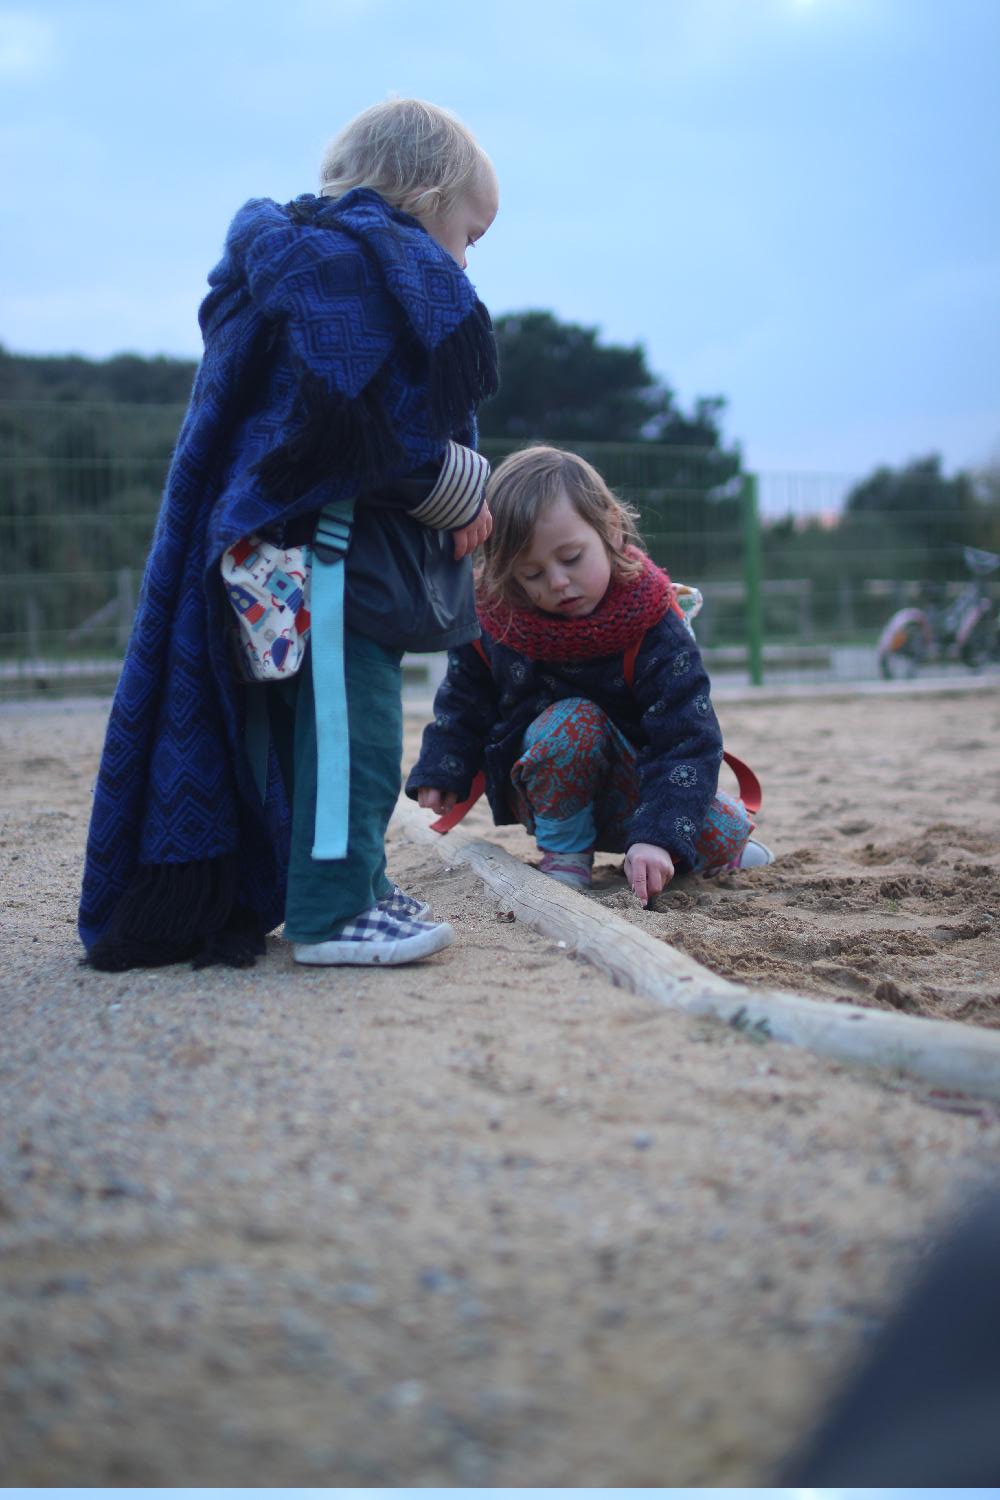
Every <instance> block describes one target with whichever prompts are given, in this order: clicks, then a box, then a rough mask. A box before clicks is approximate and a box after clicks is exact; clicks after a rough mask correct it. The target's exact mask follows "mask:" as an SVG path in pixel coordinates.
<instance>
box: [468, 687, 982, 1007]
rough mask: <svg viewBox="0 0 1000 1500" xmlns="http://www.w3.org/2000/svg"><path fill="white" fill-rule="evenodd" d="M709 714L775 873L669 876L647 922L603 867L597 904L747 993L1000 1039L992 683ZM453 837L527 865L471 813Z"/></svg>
mask: <svg viewBox="0 0 1000 1500" xmlns="http://www.w3.org/2000/svg"><path fill="white" fill-rule="evenodd" d="M717 709H718V713H719V719H720V722H721V724H722V727H723V733H724V736H725V742H726V745H727V748H729V749H731V750H732V751H733V752H734V753H735V754H736V755H738V756H739V757H740V758H741V759H743V760H746V761H748V762H749V763H750V764H751V765H752V766H753V767H754V769H755V770H756V771H757V772H758V775H759V776H760V779H761V781H762V783H763V787H764V804H763V808H762V810H761V814H760V816H759V818H758V821H757V830H756V832H757V837H758V838H760V839H761V840H762V841H763V842H764V843H765V844H767V845H768V847H769V848H770V849H771V850H772V852H773V853H774V855H775V863H774V864H773V865H772V866H770V867H768V868H765V869H757V870H753V871H742V872H735V873H733V874H730V875H727V876H725V877H724V878H722V879H718V880H708V881H706V880H702V879H700V878H698V877H688V878H686V879H679V880H677V881H676V882H675V883H674V884H673V885H671V886H670V887H668V889H667V890H666V891H665V892H663V893H662V894H661V895H660V896H658V897H657V899H656V901H655V903H654V906H653V909H652V910H650V911H645V910H643V909H642V908H641V907H640V905H639V903H638V901H637V899H636V897H635V896H634V895H633V893H632V892H631V891H630V890H629V888H628V885H627V883H626V881H625V879H624V876H623V875H622V873H621V863H622V861H621V857H620V856H618V857H617V858H615V857H614V856H610V855H608V856H600V855H599V856H598V859H597V862H596V865H595V883H594V889H593V892H592V897H591V899H593V900H594V901H596V902H598V903H600V905H602V906H605V907H608V908H610V909H612V910H614V911H616V912H617V913H618V914H619V915H620V916H624V917H627V918H628V919H629V921H631V922H634V923H635V925H636V926H637V927H641V928H642V929H643V930H644V931H645V932H648V933H650V934H651V935H653V936H655V937H657V938H661V939H662V940H663V941H664V942H666V943H670V944H671V945H672V946H673V947H675V948H679V949H681V950H682V951H683V952H685V953H687V954H689V955H690V957H692V958H694V959H696V960H697V961H698V962H699V963H702V964H704V965H705V966H706V967H707V968H709V969H712V970H713V971H714V972H715V973H716V974H720V975H722V976H723V977H725V978H727V979H732V980H736V981H738V982H739V983H741V984H748V985H751V986H755V987H758V988H771V989H780V990H790V991H794V992H797V993H799V994H803V995H813V996H816V997H818V998H820V999H826V1000H833V1001H839V1002H842V1003H849V1004H851V1005H867V1006H875V1007H878V1008H880V1009H884V1010H895V1011H897V1012H899V1013H903V1014H907V1015H916V1016H931V1017H934V1018H935V1019H938V1020H953V1021H968V1022H971V1023H973V1024H975V1025H977V1026H992V1027H1000V777H998V773H997V766H998V746H1000V681H998V682H997V685H996V687H995V688H994V689H993V690H992V691H989V690H987V691H978V692H970V693H964V694H963V693H960V694H957V695H954V696H952V695H941V696H937V695H921V696H914V695H910V694H898V693H896V692H890V693H883V694H879V695H872V696H865V697H853V698H851V697H847V696H845V697H843V698H839V699H838V698H824V699H816V698H812V699H807V700H803V699H799V700H795V701H788V700H783V701H780V702H773V703H766V704H759V705H752V706H751V705H749V704H747V703H744V702H725V701H724V702H722V703H720V704H717ZM722 784H723V786H725V787H727V788H728V789H729V790H732V791H733V792H735V790H736V784H735V780H734V779H732V778H731V773H730V772H729V771H728V770H727V769H725V768H724V770H723V781H722ZM463 827H464V828H467V829H469V830H470V831H475V832H476V833H477V834H480V835H482V836H485V837H488V838H491V839H494V840H495V841H496V842H497V843H500V844H503V845H504V847H505V848H507V849H508V850H509V851H510V852H511V853H513V854H517V855H519V856H521V857H523V858H525V859H527V860H537V853H536V851H535V847H534V844H533V842H532V841H531V839H529V838H528V836H527V834H525V833H524V832H523V831H522V830H521V829H520V828H514V829H493V828H492V826H491V824H490V821H489V815H488V813H483V812H481V811H480V809H479V808H477V809H476V810H475V811H474V813H472V814H471V815H470V816H469V818H468V819H467V820H466V822H465V823H464V824H463Z"/></svg>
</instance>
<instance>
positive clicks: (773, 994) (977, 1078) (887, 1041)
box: [394, 797, 1000, 1099]
mask: <svg viewBox="0 0 1000 1500" xmlns="http://www.w3.org/2000/svg"><path fill="white" fill-rule="evenodd" d="M394 822H395V824H396V826H397V827H398V828H399V829H400V831H401V832H402V833H404V834H405V835H406V836H407V837H409V838H410V839H411V840H413V841H416V842H421V843H427V844H430V845H433V846H435V847H436V849H437V852H438V854H439V855H440V857H441V858H442V859H443V860H445V861H446V862H447V863H449V864H453V865H457V864H468V865H469V866H470V868H471V869H473V870H474V871H475V872H476V874H477V875H479V876H480V877H481V878H482V879H483V880H484V881H485V882H486V884H487V885H488V886H489V888H490V889H491V890H492V891H493V893H494V894H495V895H496V896H497V897H498V899H499V901H500V904H501V906H502V907H503V909H504V910H506V911H511V912H513V913H514V916H515V917H516V918H517V919H518V921H521V922H524V923H526V925H527V926H529V927H532V928H533V929H534V930H535V931H536V932H541V933H543V934H544V935H545V936H546V937H550V938H552V939H554V940H555V941H556V942H557V943H559V944H560V946H564V947H565V948H566V951H567V952H568V953H573V954H577V955H578V956H579V957H580V958H584V959H586V960H587V962H588V963H591V964H593V965H594V966H595V967H596V968H598V969H600V970H601V972H602V973H604V974H606V975H607V976H608V977H609V978H610V979H611V980H612V981H613V982H614V983H615V984H617V985H620V986H621V987H622V988H624V989H627V990H629V991H631V992H632V993H633V994H636V995H642V996H644V997H645V998H647V999H650V1000H654V1001H657V1002H658V1003H659V1004H661V1005H665V1006H669V1007H670V1008H672V1009H674V1010H681V1011H686V1012H688V1013H689V1014H691V1015H699V1016H713V1017H715V1018H716V1019H718V1020H720V1021H725V1022H727V1023H728V1024H729V1025H730V1026H734V1027H735V1028H737V1029H738V1030H740V1031H743V1032H746V1033H748V1034H750V1035H754V1036H757V1037H759V1038H761V1039H765V1038H770V1039H772V1040H774V1041H777V1042H787V1043H791V1044H792V1045H794V1046H799V1047H805V1048H807V1049H808V1050H809V1051H811V1052H816V1053H819V1054H821V1055H823V1056H826V1057H832V1058H836V1059H838V1060H839V1061H841V1062H848V1063H858V1064H864V1065H866V1066H869V1067H877V1068H885V1069H891V1070H897V1071H899V1072H903V1073H907V1074H909V1075H910V1076H912V1077H914V1078H919V1079H922V1080H924V1081H925V1082H927V1083H930V1084H933V1085H934V1086H935V1087H936V1088H941V1089H955V1090H958V1091H960V1092H962V1093H966V1094H975V1095H978V1096H981V1097H984V1098H990V1099H1000V1033H997V1032H993V1031H987V1030H985V1029H983V1028H981V1027H975V1026H966V1025H963V1024H962V1023H960V1022H957V1021H931V1020H921V1019H920V1018H919V1017H914V1016H897V1015H892V1014H890V1013H888V1012H886V1011H879V1010H869V1009H866V1008H864V1007H862V1006H853V1005H839V1004H834V1003H832V1002H830V1001H826V1000H813V999H809V998H808V997H806V996H804V995H794V994H788V993H786V992H784V991H779V990H751V989H748V988H747V987H746V986H745V985H740V984H733V983H732V982H731V981H729V980H726V979H721V978H720V977H719V976H718V975H717V974H713V973H712V971H711V970H710V969H706V968H705V967H704V966H703V965H702V964H699V963H696V962H695V960H694V959H691V958H688V957H687V956H686V955H685V954H683V953H679V952H678V951H677V949H675V948H671V947H670V945H669V944H668V943H665V942H662V941H660V940H659V939H657V938H653V937H650V936H649V934H648V933H645V932H642V931H640V930H639V929H638V928H636V927H633V926H632V925H631V924H630V923H629V922H626V921H624V920H623V919H622V918H621V917H618V916H616V915H615V913H614V912H609V911H608V910H607V909H606V908H605V907H602V906H599V905H598V904H597V903H596V902H594V901H590V900H588V899H587V898H586V897H585V896H581V895H578V894H577V893H576V892H575V891H573V890H570V889H568V888H567V887H566V886H563V885H560V884H559V883H558V882H557V881H554V880H551V879H550V878H549V877H548V876H545V875H542V874H541V873H540V872H539V871H538V870H536V869H534V868H532V867H531V866H530V865H526V864H524V863H523V862H522V861H521V860H519V859H515V858H514V857H513V856H512V855H510V854H508V853H507V851H506V850H505V849H501V848H499V847H498V846H497V845H495V844H491V843H489V842H488V841H487V840H485V839H470V838H469V836H468V835H467V834H464V833H462V831H461V830H459V829H454V830H453V831H452V832H451V833H449V834H447V835H446V836H445V837H443V838H442V837H440V836H439V835H438V834H435V833H432V832H431V830H430V828H429V826H428V814H427V813H426V812H423V811H422V810H421V809H420V808H418V807H417V806H416V805H415V804H414V803H413V802H410V801H408V800H407V799H406V798H405V797H401V798H400V800H399V803H398V805H397V808H396V813H395V817H394Z"/></svg>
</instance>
